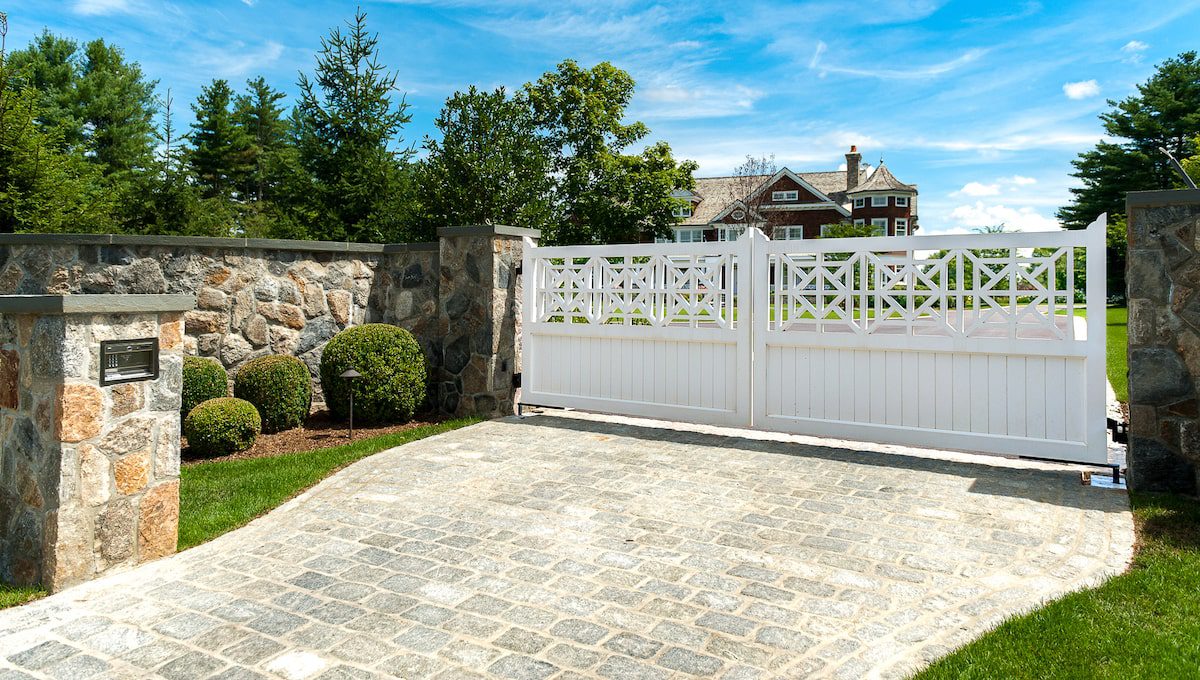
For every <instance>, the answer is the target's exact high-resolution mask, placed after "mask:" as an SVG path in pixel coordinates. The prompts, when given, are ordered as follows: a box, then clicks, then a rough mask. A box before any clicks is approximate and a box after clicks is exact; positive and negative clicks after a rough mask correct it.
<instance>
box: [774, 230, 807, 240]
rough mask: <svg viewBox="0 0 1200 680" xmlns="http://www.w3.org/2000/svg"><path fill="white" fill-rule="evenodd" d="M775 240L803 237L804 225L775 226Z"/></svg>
mask: <svg viewBox="0 0 1200 680" xmlns="http://www.w3.org/2000/svg"><path fill="white" fill-rule="evenodd" d="M775 238H776V239H777V240H787V241H799V240H800V239H802V238H804V227H776V228H775Z"/></svg>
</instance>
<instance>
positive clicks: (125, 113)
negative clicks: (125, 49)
mask: <svg viewBox="0 0 1200 680" xmlns="http://www.w3.org/2000/svg"><path fill="white" fill-rule="evenodd" d="M157 84H158V81H146V80H145V79H144V78H143V76H142V69H141V67H140V66H138V65H137V64H136V63H126V61H125V57H124V55H123V54H122V52H121V50H120V49H118V48H117V47H113V46H110V45H107V44H105V42H104V41H103V40H93V41H91V42H89V43H88V44H87V46H86V47H85V48H84V54H83V66H82V70H81V74H80V78H79V84H78V87H77V88H76V91H77V100H76V103H75V106H76V111H77V114H76V117H77V118H78V119H79V120H81V121H83V124H84V129H85V134H84V136H85V145H86V147H87V150H88V152H89V156H88V157H89V158H90V159H91V160H92V161H93V162H95V163H97V164H98V165H100V167H101V168H103V169H104V172H105V174H108V175H112V174H114V173H123V172H129V171H131V170H137V169H142V168H145V167H147V166H148V165H149V164H150V162H151V161H152V160H153V158H154V114H155V99H154V88H155V87H156V86H157Z"/></svg>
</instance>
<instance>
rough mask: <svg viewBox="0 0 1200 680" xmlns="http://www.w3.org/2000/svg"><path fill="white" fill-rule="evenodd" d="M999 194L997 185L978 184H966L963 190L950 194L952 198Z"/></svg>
mask: <svg viewBox="0 0 1200 680" xmlns="http://www.w3.org/2000/svg"><path fill="white" fill-rule="evenodd" d="M998 193H1000V185H999V184H982V183H980V182H967V183H966V184H964V185H963V188H961V189H959V190H958V191H956V192H954V193H953V194H951V195H952V196H957V195H963V196H995V195H996V194H998Z"/></svg>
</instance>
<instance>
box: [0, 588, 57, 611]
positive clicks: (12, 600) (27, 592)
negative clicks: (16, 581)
mask: <svg viewBox="0 0 1200 680" xmlns="http://www.w3.org/2000/svg"><path fill="white" fill-rule="evenodd" d="M45 594H46V591H44V590H42V589H41V588H37V587H24V588H17V587H14V586H6V585H3V584H0V609H4V608H5V607H15V606H17V605H19V604H25V603H26V602H29V601H30V600H36V599H38V598H39V597H43V596H45Z"/></svg>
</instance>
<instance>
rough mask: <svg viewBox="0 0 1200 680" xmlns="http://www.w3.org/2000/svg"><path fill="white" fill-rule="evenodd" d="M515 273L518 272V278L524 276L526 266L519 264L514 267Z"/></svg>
mask: <svg viewBox="0 0 1200 680" xmlns="http://www.w3.org/2000/svg"><path fill="white" fill-rule="evenodd" d="M513 271H514V272H516V274H517V276H520V275H521V274H524V273H525V264H524V263H518V264H517V266H516V267H513Z"/></svg>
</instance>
